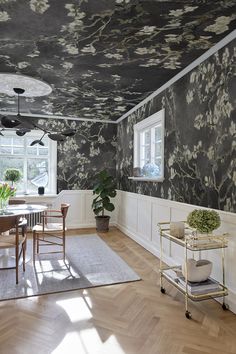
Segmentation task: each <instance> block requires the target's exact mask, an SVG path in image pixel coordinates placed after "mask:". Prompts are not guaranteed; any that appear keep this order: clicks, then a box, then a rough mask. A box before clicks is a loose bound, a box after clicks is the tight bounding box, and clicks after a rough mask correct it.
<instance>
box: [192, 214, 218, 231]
mask: <svg viewBox="0 0 236 354" xmlns="http://www.w3.org/2000/svg"><path fill="white" fill-rule="evenodd" d="M187 222H188V224H189V226H190V227H193V228H194V229H196V230H197V231H199V232H201V233H211V232H212V231H213V230H215V229H217V228H218V227H219V226H220V216H219V214H218V213H217V212H216V211H215V210H207V209H195V210H193V211H192V212H191V213H190V214H189V215H188V218H187Z"/></svg>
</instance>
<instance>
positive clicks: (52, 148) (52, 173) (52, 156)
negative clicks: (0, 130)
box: [0, 130, 57, 195]
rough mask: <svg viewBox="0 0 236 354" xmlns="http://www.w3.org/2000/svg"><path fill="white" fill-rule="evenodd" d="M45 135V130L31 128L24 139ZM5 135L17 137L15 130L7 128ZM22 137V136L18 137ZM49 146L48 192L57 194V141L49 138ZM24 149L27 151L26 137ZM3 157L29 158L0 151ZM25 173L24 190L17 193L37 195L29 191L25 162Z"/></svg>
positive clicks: (0, 155) (38, 137)
mask: <svg viewBox="0 0 236 354" xmlns="http://www.w3.org/2000/svg"><path fill="white" fill-rule="evenodd" d="M42 135H43V132H41V131H39V130H31V132H29V133H26V134H25V135H24V136H23V137H22V139H24V138H31V137H35V138H36V139H40V138H41V137H42ZM4 136H6V137H7V136H10V137H17V135H16V133H15V131H13V130H5V131H4ZM18 138H20V137H18ZM48 148H49V155H48V156H47V158H48V172H49V180H48V190H49V192H47V193H46V194H56V190H57V142H56V141H53V140H51V139H48ZM24 150H25V151H26V139H25V143H24ZM1 157H11V158H12V157H15V158H17V157H19V158H24V160H25V159H26V158H27V157H26V155H14V154H13V155H12V154H11V155H10V154H1V153H0V158H1ZM43 157H44V156H43V155H42V156H33V155H32V157H30V158H36V159H37V158H39V159H40V158H43ZM24 175H26V178H25V179H24V190H23V191H22V190H21V191H17V192H16V194H25V195H28V194H29V195H36V194H37V193H36V192H30V193H28V192H27V168H26V164H25V163H24Z"/></svg>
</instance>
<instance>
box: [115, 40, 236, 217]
mask: <svg viewBox="0 0 236 354" xmlns="http://www.w3.org/2000/svg"><path fill="white" fill-rule="evenodd" d="M235 44H236V41H235V40H234V41H232V42H231V43H230V44H229V45H227V46H226V47H224V48H222V49H221V50H220V51H219V52H217V53H216V54H214V55H213V56H211V57H210V58H209V59H208V60H206V61H205V62H203V63H202V64H200V65H199V66H198V67H197V68H196V69H194V70H193V71H192V72H190V73H189V74H187V75H186V76H185V77H183V78H182V79H180V80H179V81H178V82H176V83H175V84H173V85H172V86H171V87H170V88H168V89H167V90H165V91H164V92H163V93H161V94H160V95H158V96H156V97H155V98H154V99H152V100H151V101H149V102H148V103H146V104H145V105H143V106H142V107H141V108H139V109H138V110H137V111H135V112H134V113H132V114H131V115H130V116H129V117H128V118H127V119H125V120H123V121H122V122H121V123H120V124H119V125H118V133H117V135H118V138H117V146H118V148H117V178H118V183H119V189H121V190H125V191H130V192H135V193H141V194H146V195H150V196H155V197H161V198H165V199H171V200H174V201H180V202H185V203H191V204H195V205H200V206H205V207H211V208H215V209H221V210H225V211H231V212H236V102H235V101H236V98H235V92H236V80H235V76H236V70H235V67H236V60H235V59H236V58H235V57H236V48H235ZM162 108H165V126H166V127H165V153H164V155H165V161H164V165H165V168H164V174H165V179H164V182H162V183H161V182H159V183H153V182H137V181H133V180H129V179H128V176H132V169H133V125H134V124H135V123H137V122H139V121H141V120H142V119H144V118H146V117H148V116H149V115H151V114H153V113H155V112H157V111H159V110H160V109H162Z"/></svg>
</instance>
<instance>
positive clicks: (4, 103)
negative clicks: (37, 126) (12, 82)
mask: <svg viewBox="0 0 236 354" xmlns="http://www.w3.org/2000/svg"><path fill="white" fill-rule="evenodd" d="M235 23H236V1H235V0H227V1H225V0H215V1H209V0H201V1H199V0H175V1H170V0H145V1H142V0H99V1H98V0H80V1H78V0H60V1H58V0H0V72H11V73H21V74H24V75H29V76H33V77H35V78H39V79H42V80H44V81H46V82H48V83H49V84H50V85H51V86H52V88H53V91H52V93H51V94H50V95H49V96H47V97H41V98H26V99H23V100H22V105H21V107H22V112H25V113H32V114H43V115H47V114H48V115H49V114H50V115H51V114H54V115H63V116H72V117H80V118H90V119H94V118H96V119H103V120H104V119H111V120H116V119H117V118H119V117H120V116H122V115H123V113H125V112H127V111H128V110H130V109H131V108H132V107H134V106H135V105H136V104H137V103H139V102H140V101H141V100H143V99H144V98H145V97H147V96H148V95H149V94H150V93H152V92H153V91H154V90H156V89H157V88H158V87H160V86H161V85H162V84H164V83H165V82H167V81H168V80H169V79H170V78H171V77H173V76H174V75H176V74H177V72H179V71H180V70H181V69H183V68H184V67H186V66H187V65H188V64H190V63H191V62H192V61H193V60H195V59H196V58H198V57H199V56H200V55H201V54H202V53H203V52H205V51H206V50H207V49H209V48H211V47H212V46H213V45H214V44H215V43H217V42H219V40H221V39H222V38H223V37H225V36H226V35H227V34H228V33H230V32H231V31H232V30H233V29H234V28H235ZM0 110H1V111H12V112H15V111H16V99H15V97H8V96H4V95H0Z"/></svg>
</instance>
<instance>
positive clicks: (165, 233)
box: [158, 221, 228, 318]
mask: <svg viewBox="0 0 236 354" xmlns="http://www.w3.org/2000/svg"><path fill="white" fill-rule="evenodd" d="M184 223H185V237H184V238H183V239H179V238H177V237H175V236H172V235H171V234H170V222H160V223H158V228H159V231H160V289H161V292H162V293H165V288H164V287H163V278H165V279H166V280H167V281H168V282H169V283H170V284H172V285H174V286H175V287H176V288H177V289H178V290H179V291H180V292H181V293H182V294H184V297H185V316H186V317H187V318H191V313H190V312H189V310H188V300H189V299H190V300H192V301H202V300H208V299H210V298H217V297H223V305H222V307H223V309H227V308H228V306H227V305H226V304H225V296H227V295H228V289H227V287H226V285H225V264H224V263H225V262H224V260H225V248H226V247H228V234H226V233H225V234H222V235H213V234H210V235H199V234H198V233H197V231H196V229H192V228H190V227H189V226H188V224H187V223H186V222H185V221H184ZM163 237H164V238H165V239H168V240H169V241H170V242H174V243H176V244H178V245H180V246H182V247H184V262H185V269H186V280H188V268H187V259H188V251H193V252H195V251H198V252H200V251H203V250H205V251H206V250H213V249H221V250H222V252H221V258H222V283H219V290H218V291H211V292H210V291H209V292H204V293H202V294H201V293H199V294H197V295H196V294H192V293H191V292H189V289H188V281H186V282H185V284H186V286H184V285H182V284H180V283H178V282H177V281H176V280H175V279H173V278H172V277H171V276H170V275H169V274H168V273H167V272H166V271H168V270H170V269H172V270H179V271H180V269H181V266H180V265H176V266H164V265H163V263H164V262H163Z"/></svg>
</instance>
